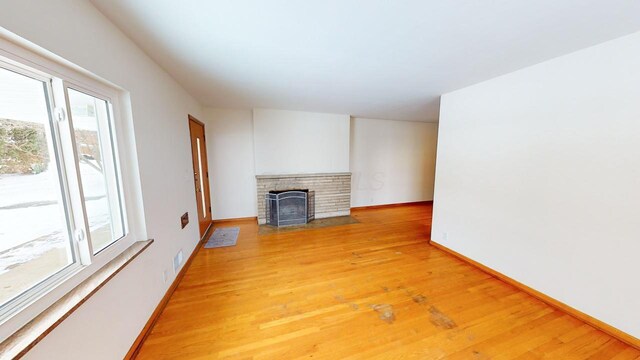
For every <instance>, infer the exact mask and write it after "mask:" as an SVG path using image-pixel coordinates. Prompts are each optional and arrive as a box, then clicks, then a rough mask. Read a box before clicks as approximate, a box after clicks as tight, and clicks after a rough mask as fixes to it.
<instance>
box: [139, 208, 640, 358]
mask: <svg viewBox="0 0 640 360" xmlns="http://www.w3.org/2000/svg"><path fill="white" fill-rule="evenodd" d="M353 216H354V217H356V218H357V219H358V220H359V221H360V223H356V224H348V225H342V226H336V227H329V228H322V229H309V230H295V231H288V232H281V233H273V234H268V235H259V234H258V226H257V225H256V224H255V221H246V220H240V221H236V222H227V223H224V224H223V226H239V227H240V236H239V239H238V244H237V245H236V246H234V247H228V248H218V249H202V250H201V251H200V252H199V253H198V255H197V256H196V257H195V258H194V260H193V262H192V264H191V267H190V268H189V269H188V270H187V272H186V274H185V276H184V278H183V280H182V282H181V283H180V284H179V286H178V288H177V289H176V291H175V292H174V294H173V296H172V297H171V299H170V301H169V303H168V304H167V306H166V308H165V310H164V312H163V313H162V314H161V316H160V318H159V319H158V321H157V323H156V325H155V327H154V328H153V330H152V332H151V334H150V335H149V336H148V337H147V339H146V341H145V342H144V344H143V345H142V348H141V349H140V352H139V354H138V359H154V360H155V359H309V358H314V359H521V360H522V359H592V360H595V359H607V360H608V359H636V358H640V352H639V351H638V350H636V349H634V348H631V347H630V346H628V345H626V344H624V343H622V342H620V341H619V340H616V339H614V338H612V337H610V336H609V335H607V334H605V333H603V332H601V331H599V330H597V329H595V328H593V327H591V326H589V325H587V324H585V323H583V322H581V321H579V320H576V319H575V318H573V317H571V316H569V315H566V314H565V313H563V312H561V311H559V310H557V309H555V308H552V307H550V306H548V305H546V304H545V303H543V302H542V301H540V300H538V299H536V298H533V297H531V296H530V295H528V294H526V293H524V292H522V291H520V290H518V289H516V288H514V287H512V286H510V285H508V284H506V283H503V282H501V281H499V280H497V279H495V278H493V277H491V276H489V275H487V274H486V273H484V272H482V271H480V270H478V269H477V268H475V267H472V266H470V265H468V264H467V263H465V262H463V261H461V260H459V259H457V258H455V257H453V256H451V255H449V254H447V253H445V252H443V251H441V250H439V249H437V248H435V247H433V246H430V245H429V244H428V239H429V235H430V230H431V205H430V204H409V205H404V206H398V207H388V208H376V209H362V210H355V211H353ZM216 226H219V225H216Z"/></svg>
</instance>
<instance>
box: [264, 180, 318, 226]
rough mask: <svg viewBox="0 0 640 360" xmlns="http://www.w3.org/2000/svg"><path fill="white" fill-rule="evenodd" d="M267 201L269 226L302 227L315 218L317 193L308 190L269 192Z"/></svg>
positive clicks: (266, 197)
mask: <svg viewBox="0 0 640 360" xmlns="http://www.w3.org/2000/svg"><path fill="white" fill-rule="evenodd" d="M265 201H266V204H265V205H266V206H265V208H266V218H267V224H268V225H272V226H290V225H301V224H306V223H308V222H309V221H311V220H313V219H314V217H315V193H314V192H313V191H309V190H308V189H292V190H278V191H269V192H268V193H267V194H266V196H265Z"/></svg>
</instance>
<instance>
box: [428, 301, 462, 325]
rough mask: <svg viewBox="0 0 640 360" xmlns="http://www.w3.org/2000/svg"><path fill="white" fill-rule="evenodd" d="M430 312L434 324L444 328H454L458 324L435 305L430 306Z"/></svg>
mask: <svg viewBox="0 0 640 360" xmlns="http://www.w3.org/2000/svg"><path fill="white" fill-rule="evenodd" d="M429 313H431V316H430V319H429V320H430V321H431V323H432V324H433V325H435V326H437V327H441V328H443V329H453V328H455V327H457V326H458V325H457V324H456V322H455V321H453V320H451V318H449V317H448V316H447V315H445V314H444V313H443V312H442V311H440V310H438V309H437V308H436V307H435V306H431V307H430V308H429Z"/></svg>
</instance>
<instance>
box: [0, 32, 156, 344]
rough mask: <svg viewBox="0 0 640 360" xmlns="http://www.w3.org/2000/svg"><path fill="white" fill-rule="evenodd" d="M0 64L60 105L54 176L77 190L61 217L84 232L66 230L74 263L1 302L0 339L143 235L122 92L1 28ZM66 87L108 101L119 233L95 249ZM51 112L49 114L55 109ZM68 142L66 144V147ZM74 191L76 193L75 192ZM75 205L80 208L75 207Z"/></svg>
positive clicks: (132, 146) (133, 153)
mask: <svg viewBox="0 0 640 360" xmlns="http://www.w3.org/2000/svg"><path fill="white" fill-rule="evenodd" d="M0 65H2V67H5V68H9V69H10V70H12V71H16V72H18V73H20V74H23V75H26V76H28V77H31V78H35V79H37V80H40V81H44V82H45V83H46V84H47V86H46V87H47V89H48V94H47V95H48V97H49V99H48V100H49V102H50V103H51V104H50V106H51V107H52V108H53V107H55V108H60V107H63V108H64V112H65V114H66V119H65V120H64V121H56V120H55V119H54V120H53V122H54V126H53V128H54V131H55V132H57V134H54V135H55V136H53V138H54V143H55V146H56V149H55V150H56V153H57V154H58V155H57V156H56V157H57V158H58V163H59V167H60V171H61V172H64V173H65V174H66V176H60V178H61V180H60V181H68V183H67V184H66V185H65V186H67V187H68V188H72V187H73V188H77V189H79V191H71V192H67V193H64V195H63V196H64V197H65V199H64V202H65V204H72V205H71V208H73V209H74V211H71V210H70V209H65V210H66V213H67V217H68V218H69V217H71V218H72V219H70V221H72V222H73V224H71V227H72V228H73V229H82V230H83V231H84V234H85V237H84V238H85V240H84V241H86V242H87V244H86V245H85V246H79V244H78V241H77V239H76V236H75V235H76V234H73V233H72V234H70V236H72V246H73V247H75V249H74V250H75V254H76V259H74V260H75V261H74V263H73V264H71V265H69V266H67V267H66V268H65V269H63V270H61V271H59V272H57V273H56V274H54V275H52V276H50V277H49V278H47V279H46V280H45V281H43V282H41V283H39V284H38V285H36V286H34V287H33V288H31V289H30V290H28V291H27V292H26V293H23V294H22V295H20V296H19V297H17V298H15V299H13V300H11V301H10V302H8V303H7V305H9V304H11V306H5V309H4V311H3V312H2V313H1V314H0V325H1V327H0V339H3V338H6V337H8V336H9V335H11V334H12V333H13V332H15V331H17V330H18V329H19V328H20V327H22V326H23V325H25V324H26V323H27V322H28V321H30V320H31V319H33V318H34V317H35V316H37V315H38V314H40V313H41V312H43V311H44V310H45V309H46V308H48V307H49V306H51V305H52V304H53V303H55V302H56V301H57V300H58V299H60V298H61V297H62V296H64V295H65V294H66V293H68V292H69V291H71V290H72V289H73V288H74V287H76V286H77V285H78V284H80V283H81V282H82V281H83V280H85V279H87V278H88V277H89V276H91V275H92V274H93V273H95V272H96V271H97V270H99V269H100V268H101V267H102V266H104V265H105V264H106V263H107V262H109V261H111V260H112V259H114V258H115V257H116V256H118V255H120V254H121V253H122V252H124V251H125V250H126V249H127V248H129V247H130V246H131V245H132V244H133V243H134V242H136V241H139V240H144V239H146V229H145V224H144V221H143V219H144V212H143V210H142V196H141V191H140V179H139V174H138V172H137V157H136V150H135V138H134V136H133V124H132V116H131V108H130V101H129V97H128V92H126V91H125V90H123V89H122V88H119V87H118V86H116V85H113V84H112V83H110V82H108V81H106V80H104V79H101V78H99V77H97V76H95V75H93V74H91V73H89V72H88V71H86V70H84V69H82V68H80V67H78V66H76V65H74V64H72V63H70V62H68V61H66V60H64V59H62V58H60V57H58V56H56V55H53V54H52V53H50V52H48V51H46V50H44V49H42V48H39V47H38V46H36V45H34V44H31V43H29V42H27V41H26V40H23V39H21V38H19V37H17V36H16V35H13V34H11V33H10V32H8V31H6V30H4V29H2V28H0ZM69 88H71V89H74V90H76V91H80V92H83V93H86V94H88V95H91V96H95V97H97V98H100V99H103V100H106V101H107V102H108V103H109V104H110V105H111V106H110V115H111V119H110V120H111V124H110V125H111V127H112V129H111V130H112V133H111V136H112V137H113V142H112V144H113V148H114V149H113V150H114V152H115V154H116V156H115V161H116V169H117V170H116V173H117V174H116V176H117V177H118V180H119V186H120V199H121V200H120V201H121V206H122V213H123V217H124V226H125V228H124V232H125V236H124V237H122V238H120V239H118V240H116V241H115V242H113V243H111V244H110V245H108V246H106V247H105V248H104V249H102V250H100V251H99V252H97V253H96V254H94V253H93V249H92V245H91V242H90V241H88V234H89V232H88V223H87V221H86V210H85V208H84V206H85V205H84V201H83V197H82V196H77V195H78V194H82V186H81V182H80V174H79V171H78V162H77V160H78V159H77V152H76V151H75V150H76V149H75V139H74V137H73V127H72V126H73V123H72V121H73V120H72V117H71V116H70V113H71V112H70V107H69V101H68V95H67V94H68V93H67V91H68V89H69ZM61 105H62V106H61ZM53 115H54V117H55V114H53ZM57 139H61V141H57ZM69 146H71V147H72V149H69V148H68V147H69ZM64 147H67V148H66V149H65V148H64ZM52 156H53V154H52ZM72 175H73V176H72ZM74 194H76V196H75V197H74ZM65 207H66V206H65ZM78 209H82V211H81V212H79V211H78ZM70 215H71V216H70ZM83 249H84V250H83ZM7 308H10V309H7Z"/></svg>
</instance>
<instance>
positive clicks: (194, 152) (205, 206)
mask: <svg viewBox="0 0 640 360" xmlns="http://www.w3.org/2000/svg"><path fill="white" fill-rule="evenodd" d="M200 128H201V129H202V130H200ZM189 136H190V143H191V157H192V160H193V183H194V187H195V195H196V208H197V211H198V228H199V230H200V238H201V239H202V238H203V237H204V236H205V235H206V233H207V231H208V230H209V227H210V226H211V224H212V215H211V190H210V188H209V165H208V162H207V155H208V154H207V138H206V135H205V126H204V123H203V122H201V121H200V120H198V119H196V118H195V117H193V116H191V115H189ZM198 139H199V140H200V141H199V142H198ZM198 144H200V149H199V150H200V151H199V152H198ZM201 168H202V173H201V172H200V169H201Z"/></svg>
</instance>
